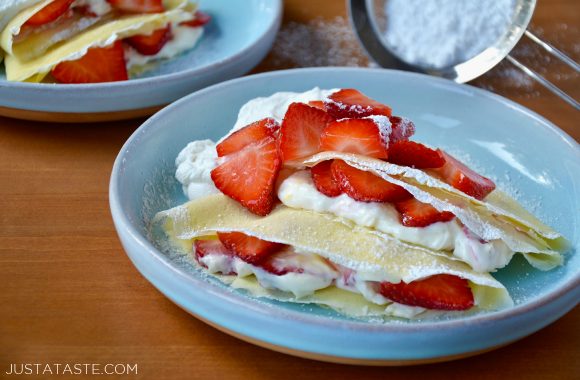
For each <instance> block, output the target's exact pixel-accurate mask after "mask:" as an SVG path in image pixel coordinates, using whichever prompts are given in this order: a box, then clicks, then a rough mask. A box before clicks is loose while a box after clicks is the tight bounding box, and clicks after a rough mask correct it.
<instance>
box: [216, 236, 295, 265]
mask: <svg viewBox="0 0 580 380" xmlns="http://www.w3.org/2000/svg"><path fill="white" fill-rule="evenodd" d="M218 238H219V239H220V241H221V242H222V243H223V245H224V246H225V247H226V248H227V249H229V250H230V251H231V252H233V254H234V255H236V256H238V257H239V258H240V259H242V260H244V261H245V262H247V263H250V264H257V263H259V262H261V261H262V260H264V258H266V257H267V256H269V255H270V254H272V253H274V252H276V251H278V250H280V249H281V248H283V247H284V244H279V243H273V242H270V241H266V240H261V239H259V238H257V237H254V236H249V235H246V234H243V233H241V232H218Z"/></svg>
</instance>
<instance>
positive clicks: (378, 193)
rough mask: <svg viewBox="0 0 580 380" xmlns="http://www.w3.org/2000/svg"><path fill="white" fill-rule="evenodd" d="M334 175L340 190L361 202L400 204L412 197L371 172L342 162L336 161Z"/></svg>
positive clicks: (333, 168) (333, 167) (333, 166)
mask: <svg viewBox="0 0 580 380" xmlns="http://www.w3.org/2000/svg"><path fill="white" fill-rule="evenodd" d="M331 169H332V175H333V178H334V180H335V181H336V183H338V185H339V186H340V189H341V190H342V191H344V192H345V193H346V194H347V195H348V196H349V197H351V198H352V199H355V200H357V201H361V202H399V201H402V200H404V199H408V198H409V197H411V194H409V193H408V192H407V190H405V189H403V188H402V187H400V186H397V185H394V184H392V183H390V182H387V181H385V180H384V179H382V178H381V177H379V176H376V175H375V174H373V173H371V172H366V171H364V170H359V169H356V168H353V167H352V166H350V165H348V164H347V163H346V162H344V161H342V160H334V162H333V163H332V166H331Z"/></svg>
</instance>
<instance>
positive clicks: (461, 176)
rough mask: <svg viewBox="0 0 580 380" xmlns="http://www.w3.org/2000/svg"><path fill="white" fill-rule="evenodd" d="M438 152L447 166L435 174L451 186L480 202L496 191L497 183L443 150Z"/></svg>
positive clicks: (437, 170)
mask: <svg viewBox="0 0 580 380" xmlns="http://www.w3.org/2000/svg"><path fill="white" fill-rule="evenodd" d="M438 152H439V153H440V154H441V155H442V157H443V158H444V159H445V165H443V166H442V167H441V168H439V169H436V171H435V172H436V173H438V174H439V176H440V177H441V178H442V179H443V181H445V182H446V183H448V184H449V185H451V186H453V187H454V188H456V189H457V190H460V191H462V192H464V193H465V194H467V195H471V196H472V197H474V198H476V199H480V200H481V199H483V198H485V197H486V196H487V195H488V194H489V193H491V192H492V191H493V190H494V189H495V183H493V181H492V180H490V179H489V178H486V177H484V176H482V175H479V174H477V173H476V172H474V171H473V170H471V169H470V168H468V167H467V165H465V164H464V163H462V162H461V161H459V160H458V159H456V158H455V157H453V156H452V155H450V154H449V153H446V152H444V151H443V150H441V149H438Z"/></svg>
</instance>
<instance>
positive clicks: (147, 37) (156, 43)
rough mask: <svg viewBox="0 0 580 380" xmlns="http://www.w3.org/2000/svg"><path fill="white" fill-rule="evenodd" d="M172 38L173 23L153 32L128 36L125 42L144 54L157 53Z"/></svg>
mask: <svg viewBox="0 0 580 380" xmlns="http://www.w3.org/2000/svg"><path fill="white" fill-rule="evenodd" d="M172 38H173V34H172V33H171V24H168V25H167V26H166V27H165V28H161V29H157V30H154V31H153V33H151V34H138V35H136V36H132V37H128V38H126V39H125V42H127V43H128V44H129V45H131V46H133V47H134V48H135V50H137V51H138V52H139V53H141V54H143V55H155V54H157V53H159V51H160V50H161V49H163V46H165V44H166V43H167V41H169V40H171V39H172Z"/></svg>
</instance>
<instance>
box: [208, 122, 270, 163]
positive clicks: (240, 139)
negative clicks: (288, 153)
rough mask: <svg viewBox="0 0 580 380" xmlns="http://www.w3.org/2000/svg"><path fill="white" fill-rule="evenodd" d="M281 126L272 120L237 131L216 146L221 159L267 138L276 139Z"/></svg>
mask: <svg viewBox="0 0 580 380" xmlns="http://www.w3.org/2000/svg"><path fill="white" fill-rule="evenodd" d="M279 130H280V125H279V124H278V123H277V122H276V120H274V119H272V118H266V119H262V120H259V121H256V122H254V123H252V124H249V125H247V126H245V127H244V128H242V129H240V130H238V131H235V132H234V133H232V134H231V135H229V136H228V137H227V138H226V139H225V140H223V141H222V142H220V143H219V144H218V145H217V146H216V150H217V154H218V156H219V157H223V156H226V155H228V154H231V153H235V152H238V151H240V150H242V149H243V148H245V147H246V146H248V145H250V144H252V143H255V142H257V141H260V140H262V139H264V138H266V137H276V136H277V134H278V131H279Z"/></svg>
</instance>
